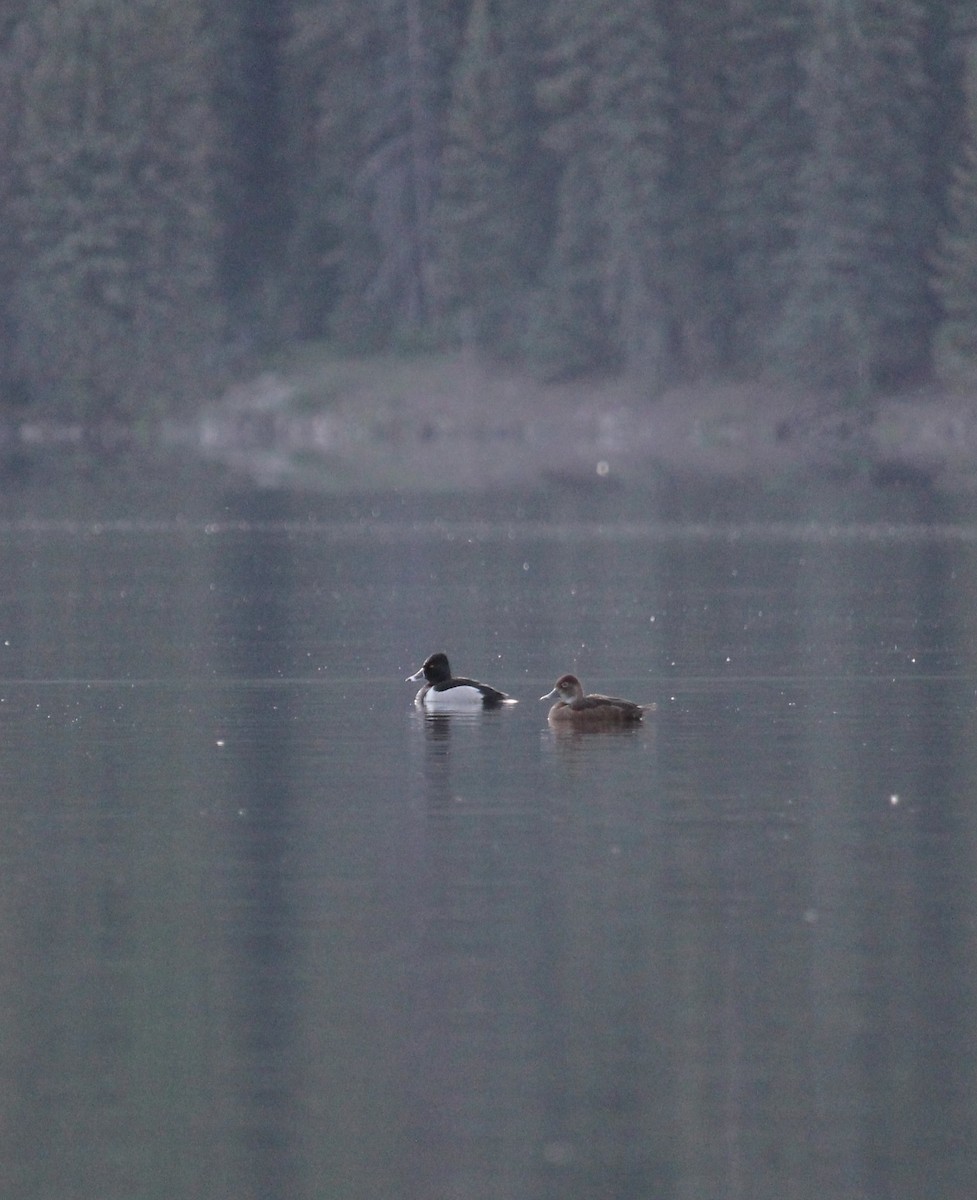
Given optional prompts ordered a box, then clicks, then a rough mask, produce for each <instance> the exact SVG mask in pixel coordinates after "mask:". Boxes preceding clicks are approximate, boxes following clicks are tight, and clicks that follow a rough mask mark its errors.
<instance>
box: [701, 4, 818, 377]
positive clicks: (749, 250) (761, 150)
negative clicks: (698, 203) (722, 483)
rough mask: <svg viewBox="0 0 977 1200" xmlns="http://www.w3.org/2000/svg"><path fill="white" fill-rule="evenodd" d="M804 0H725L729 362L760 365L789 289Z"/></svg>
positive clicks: (800, 146)
mask: <svg viewBox="0 0 977 1200" xmlns="http://www.w3.org/2000/svg"><path fill="white" fill-rule="evenodd" d="M803 8H804V5H803V0H729V2H728V12H729V38H728V41H727V45H726V50H725V56H724V57H725V70H724V77H725V94H726V98H727V100H726V113H725V115H724V118H723V137H724V139H725V148H724V166H723V186H722V189H721V193H720V198H719V199H720V209H721V213H722V216H723V220H724V223H725V238H726V242H727V245H728V253H729V259H730V271H729V284H728V286H729V289H730V295H729V298H730V305H731V317H732V329H731V338H730V343H729V357H730V365H731V366H732V368H733V369H734V370H736V371H738V372H745V373H747V374H753V373H755V372H756V371H758V370H762V369H763V366H764V351H765V343H766V338H767V333H768V331H769V330H770V328H771V327H772V326H773V325H774V324H775V322H776V319H777V315H778V314H779V313H780V311H781V309H782V307H783V303H784V298H785V296H786V293H787V289H788V280H787V279H786V278H785V273H784V271H783V270H782V265H783V260H784V257H785V255H786V253H787V251H788V250H789V248H790V246H791V244H792V240H793V233H794V229H795V227H796V224H797V199H798V196H797V175H798V170H799V168H800V164H801V161H802V157H803V154H804V150H805V147H806V145H807V143H808V141H809V138H810V129H809V125H808V123H807V122H805V120H804V116H803V113H801V112H800V111H799V107H798V103H797V101H798V94H799V91H800V80H801V72H800V64H799V61H798V51H799V48H800V45H801V42H802V39H803V31H804V22H803Z"/></svg>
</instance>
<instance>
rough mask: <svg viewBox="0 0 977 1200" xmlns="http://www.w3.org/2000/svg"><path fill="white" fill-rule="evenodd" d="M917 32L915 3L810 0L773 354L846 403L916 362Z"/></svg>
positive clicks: (921, 130)
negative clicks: (795, 171) (805, 135)
mask: <svg viewBox="0 0 977 1200" xmlns="http://www.w3.org/2000/svg"><path fill="white" fill-rule="evenodd" d="M923 33H924V27H923V24H922V21H921V14H920V10H919V7H918V5H917V4H916V3H915V0H819V2H818V4H817V6H816V8H815V19H814V21H813V23H812V24H811V27H810V33H809V41H808V44H807V46H806V48H805V60H804V67H805V82H804V90H803V101H804V105H805V109H806V112H807V115H808V119H809V121H810V129H811V133H810V150H809V151H808V153H807V157H806V160H805V162H804V164H803V166H802V167H801V170H800V173H799V183H800V186H799V194H798V207H799V218H798V231H797V238H796V244H795V246H794V247H793V250H792V253H791V254H790V256H789V257H788V259H787V262H786V267H787V270H788V272H789V275H788V277H789V280H790V288H789V292H788V294H787V297H786V301H785V306H784V313H783V319H782V323H781V325H780V327H779V329H778V331H777V341H776V351H777V353H778V354H779V357H780V359H781V362H782V364H783V365H784V366H785V367H786V368H787V369H788V370H789V371H790V372H791V373H793V374H796V375H799V376H800V377H802V378H804V379H806V380H807V381H808V382H809V383H813V384H815V385H819V386H827V387H831V388H836V389H839V390H841V391H843V392H845V393H847V394H849V395H854V396H859V395H861V396H864V395H867V394H869V393H871V392H872V391H873V390H874V389H876V388H878V387H879V386H891V385H893V384H897V383H899V382H900V381H903V380H905V379H907V378H912V377H914V376H916V375H917V374H919V373H920V372H921V371H923V370H925V368H926V363H927V350H928V346H927V327H926V323H925V317H923V319H921V315H922V314H925V312H926V310H927V307H928V304H929V295H928V279H927V269H926V256H927V251H928V249H929V248H930V246H931V244H932V238H933V226H934V213H933V209H932V202H931V198H930V197H929V195H928V193H927V189H926V178H925V175H926V167H927V153H926V147H925V137H926V131H927V128H928V126H927V121H926V108H927V104H928V95H927V87H926V80H925V78H924V74H923V71H922V69H921V62H920V47H921V45H922V41H923Z"/></svg>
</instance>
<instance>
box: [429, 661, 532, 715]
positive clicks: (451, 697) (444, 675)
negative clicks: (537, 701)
mask: <svg viewBox="0 0 977 1200" xmlns="http://www.w3.org/2000/svg"><path fill="white" fill-rule="evenodd" d="M422 679H423V680H424V686H423V687H422V688H421V690H420V691H419V692H418V693H417V695H416V696H415V697H414V703H415V704H416V705H417V706H418V707H419V708H426V709H428V710H430V711H431V712H451V711H452V710H459V709H460V710H461V711H463V712H471V711H472V710H473V709H478V708H499V707H501V705H503V704H515V703H516V701H515V700H513V699H512V697H511V696H507V695H506V693H505V692H500V691H498V690H497V689H496V688H493V687H489V686H488V684H487V683H479V682H478V681H477V680H475V679H465V678H461V677H459V678H457V679H456V678H455V677H454V676H453V675H452V674H451V667H450V665H449V663H448V656H447V654H443V653H441V652H440V651H439V652H438V653H437V654H432V655H431V656H430V658H426V659H425V660H424V663H423V665H422V666H421V668H420V670H418V671H415V672H414V674H413V675H408V677H407V682H408V683H419V682H420V681H421V680H422Z"/></svg>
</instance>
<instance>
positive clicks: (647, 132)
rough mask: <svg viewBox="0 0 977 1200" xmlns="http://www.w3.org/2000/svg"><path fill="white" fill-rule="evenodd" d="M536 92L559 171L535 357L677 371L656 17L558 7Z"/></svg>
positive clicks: (563, 0)
mask: <svg viewBox="0 0 977 1200" xmlns="http://www.w3.org/2000/svg"><path fill="white" fill-rule="evenodd" d="M547 33H548V42H547V50H546V56H545V64H544V71H543V74H542V76H541V79H540V83H539V95H540V102H541V105H542V107H543V109H544V111H545V112H546V114H547V116H548V125H547V129H546V133H545V140H546V143H547V145H548V146H549V147H550V148H551V150H552V151H553V153H554V155H555V156H556V158H557V161H558V163H559V165H560V182H559V187H558V193H557V197H558V198H557V216H556V229H555V235H554V238H553V241H552V246H551V251H550V257H549V261H548V264H547V268H546V272H545V275H544V285H543V288H542V290H541V295H540V315H539V317H538V318H537V322H536V326H537V333H536V341H537V345H536V351H537V354H540V355H541V356H542V357H543V359H544V361H545V360H547V359H549V360H551V365H552V369H558V368H559V365H560V361H561V359H562V360H563V366H564V367H565V369H566V370H569V371H579V370H584V369H595V368H599V369H608V368H622V367H623V368H626V369H627V370H629V371H631V372H633V373H635V374H637V375H640V376H641V378H642V379H643V380H644V381H645V382H646V383H647V385H648V387H649V388H650V389H652V390H654V389H655V388H657V387H658V386H659V385H660V384H661V382H662V381H663V379H664V377H665V375H666V373H667V370H668V354H669V347H668V344H669V319H668V307H669V297H668V283H667V279H666V270H667V267H666V250H665V244H664V242H665V205H666V203H667V201H666V197H665V194H664V180H665V177H666V168H667V136H668V134H667V115H666V114H667V100H666V96H667V92H666V82H665V74H664V64H663V46H662V32H661V28H660V25H659V22H658V19H657V13H656V9H655V8H654V7H650V6H648V5H647V4H641V3H632V2H631V0H615V2H614V3H612V4H610V5H608V4H606V3H596V2H589V0H588V2H584V3H576V2H573V3H571V2H570V0H555V2H554V3H553V4H552V5H551V7H550V10H549V19H548V22H547Z"/></svg>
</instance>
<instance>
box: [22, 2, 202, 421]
mask: <svg viewBox="0 0 977 1200" xmlns="http://www.w3.org/2000/svg"><path fill="white" fill-rule="evenodd" d="M198 17H199V13H198V11H197V8H196V6H195V4H194V0H174V2H173V3H170V4H167V5H159V4H156V3H153V2H152V0H130V3H128V4H126V5H119V4H117V3H114V2H112V0H53V2H52V3H50V4H47V5H44V6H43V7H42V8H41V10H40V12H39V14H38V15H36V16H34V17H32V20H31V22H30V27H29V28H28V29H25V30H24V31H23V34H24V39H25V45H24V47H23V50H22V54H21V57H20V60H19V72H20V78H19V87H20V92H21V96H22V110H21V113H20V119H19V122H18V126H17V129H16V130H15V147H14V163H15V169H16V171H17V174H18V182H19V188H18V191H19V198H18V201H17V203H16V205H12V215H13V218H14V222H15V226H16V231H17V235H18V238H19V245H20V250H19V253H18V255H17V263H16V280H15V283H14V287H13V296H12V302H13V307H14V311H15V313H16V318H17V330H16V357H17V360H18V364H19V368H20V370H21V372H22V373H23V375H24V377H25V379H26V380H27V381H28V383H29V386H30V388H31V391H32V394H33V396H34V397H35V398H36V399H38V400H43V401H44V402H45V403H48V404H51V405H55V406H57V407H58V409H59V411H61V412H63V413H64V414H65V415H69V414H70V415H75V416H82V417H84V418H86V419H94V418H98V417H103V416H106V415H111V414H113V413H119V412H129V413H132V412H138V411H146V410H147V409H148V408H152V407H154V406H158V405H160V404H162V403H164V402H167V401H169V402H172V403H178V402H180V401H184V402H185V401H186V400H188V399H189V398H191V397H192V396H194V395H195V394H198V393H199V392H200V391H201V390H202V389H203V387H204V386H205V377H206V372H207V371H208V369H209V366H210V364H211V363H212V361H213V357H212V356H213V355H214V353H215V349H216V344H217V340H218V337H219V335H220V326H221V316H220V307H219V304H218V301H217V295H216V278H215V253H216V250H217V246H218V238H217V232H218V231H217V228H216V223H215V218H214V205H213V190H212V177H211V173H210V155H211V152H212V132H213V130H212V124H211V113H210V110H209V107H208V102H207V84H208V79H209V64H208V61H207V56H206V52H205V49H204V48H203V47H202V45H201V41H200V40H199V20H198Z"/></svg>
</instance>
